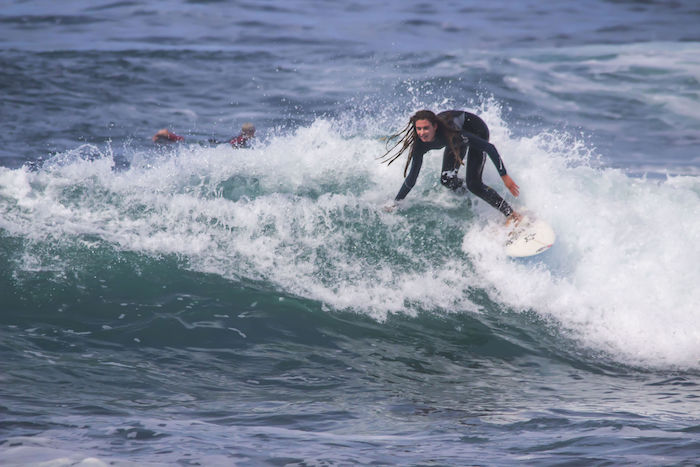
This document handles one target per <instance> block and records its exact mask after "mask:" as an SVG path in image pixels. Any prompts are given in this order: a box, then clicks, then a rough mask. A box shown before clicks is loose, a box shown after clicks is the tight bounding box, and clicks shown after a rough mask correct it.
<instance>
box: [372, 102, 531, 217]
mask: <svg viewBox="0 0 700 467" xmlns="http://www.w3.org/2000/svg"><path fill="white" fill-rule="evenodd" d="M395 138H400V139H399V140H398V142H397V143H396V144H395V145H394V146H393V147H392V148H391V149H389V150H388V151H387V152H386V153H385V154H384V156H383V157H384V160H383V162H387V165H388V164H391V163H392V162H394V161H395V160H396V159H398V158H399V157H401V155H402V154H403V153H404V152H406V150H408V149H409V148H410V151H409V153H408V159H407V160H406V166H405V167H404V177H405V180H404V182H403V184H402V185H401V189H399V192H398V194H397V195H396V198H395V200H394V205H393V206H390V207H389V208H388V209H390V210H391V209H393V207H394V206H395V205H396V204H395V203H396V202H398V201H401V200H402V199H404V198H405V197H406V195H407V194H408V192H409V191H411V189H412V188H413V187H414V185H415V184H416V180H417V179H418V173H419V172H420V169H421V166H422V165H423V155H425V153H426V152H428V151H430V150H432V149H442V148H445V152H444V154H443V157H442V173H441V174H440V183H442V184H443V185H444V186H446V187H447V188H450V189H451V190H453V191H456V192H464V191H466V190H465V187H466V189H468V190H469V191H471V192H472V193H474V194H475V195H476V196H478V197H479V198H481V199H483V200H484V201H486V202H487V203H488V204H490V205H491V206H493V207H494V208H496V209H498V210H499V211H500V212H501V213H502V214H503V215H504V216H506V223H510V222H511V221H516V222H518V221H519V220H520V219H521V216H520V214H518V213H517V212H515V211H514V210H513V208H511V207H510V205H509V204H508V203H507V202H506V201H505V200H504V199H503V198H501V196H500V195H499V194H498V193H496V191H495V190H493V189H492V188H491V187H489V186H487V185H485V184H484V182H483V181H482V175H483V171H484V163H485V162H486V155H485V154H484V153H486V154H488V155H489V158H490V159H491V161H492V162H493V164H494V165H495V166H496V169H497V170H498V174H499V175H500V176H501V179H502V180H503V183H504V184H505V186H506V187H507V188H508V190H509V191H510V192H511V193H512V194H513V196H516V197H517V196H518V195H519V193H520V191H519V187H518V185H516V183H515V182H514V181H513V179H512V178H510V176H509V175H508V174H507V173H506V168H505V165H504V164H503V160H502V159H501V156H500V154H499V153H498V151H497V150H496V147H495V146H494V145H493V144H491V143H489V141H488V140H489V129H488V127H487V126H486V123H485V122H484V121H483V120H482V119H481V118H479V117H478V116H476V115H474V114H472V113H469V112H465V111H462V110H448V111H445V112H441V113H439V114H437V115H435V114H434V113H433V112H431V111H430V110H420V111H418V112H416V113H415V114H414V115H413V116H412V117H411V119H410V121H409V122H408V124H407V125H406V127H405V128H404V129H403V130H401V131H400V132H399V133H396V134H395V135H392V136H391V137H390V138H389V141H392V140H394V139H395ZM396 148H398V152H396V153H395V154H391V153H392V152H393V151H394V150H395V149H396ZM465 154H466V156H467V160H466V166H467V175H466V183H465V180H463V179H461V178H459V177H458V176H457V173H458V172H459V167H460V166H461V165H464V164H465V161H464V156H465ZM409 164H410V166H411V169H410V170H408V166H409ZM406 172H408V175H406Z"/></svg>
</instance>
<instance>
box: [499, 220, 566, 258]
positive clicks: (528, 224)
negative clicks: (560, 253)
mask: <svg viewBox="0 0 700 467" xmlns="http://www.w3.org/2000/svg"><path fill="white" fill-rule="evenodd" d="M555 241H556V235H555V234H554V230H553V229H552V227H550V226H549V224H547V223H546V222H545V221H543V220H541V219H537V218H534V217H529V216H525V217H524V218H523V220H522V221H520V223H519V224H517V225H516V226H515V227H514V228H513V230H512V231H511V232H510V233H509V234H508V240H507V241H506V245H505V249H506V254H507V255H508V256H512V257H515V258H523V257H526V256H534V255H538V254H540V253H542V252H544V251H547V250H548V249H550V248H551V247H552V245H554V242H555Z"/></svg>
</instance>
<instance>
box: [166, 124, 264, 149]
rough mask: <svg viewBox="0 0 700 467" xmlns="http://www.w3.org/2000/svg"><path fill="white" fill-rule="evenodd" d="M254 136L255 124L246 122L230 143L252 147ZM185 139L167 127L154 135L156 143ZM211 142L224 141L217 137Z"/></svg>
mask: <svg viewBox="0 0 700 467" xmlns="http://www.w3.org/2000/svg"><path fill="white" fill-rule="evenodd" d="M253 138H255V125H253V124H252V123H244V124H243V126H242V127H241V133H240V134H239V135H238V136H236V137H234V138H231V139H230V140H229V141H228V143H229V144H230V145H231V146H233V147H234V148H247V147H250V143H251V142H252V141H251V140H252V139H253ZM184 140H185V137H184V136H180V135H176V134H175V133H173V132H172V131H170V130H168V129H167V128H163V129H162V130H158V132H157V133H156V134H155V135H153V142H154V143H171V142H178V141H184ZM209 142H210V143H212V144H220V143H222V141H218V140H215V139H210V140H209Z"/></svg>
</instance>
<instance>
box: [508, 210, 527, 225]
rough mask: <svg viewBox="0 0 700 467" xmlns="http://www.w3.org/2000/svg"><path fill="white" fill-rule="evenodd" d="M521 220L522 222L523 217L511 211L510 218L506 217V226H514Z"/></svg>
mask: <svg viewBox="0 0 700 467" xmlns="http://www.w3.org/2000/svg"><path fill="white" fill-rule="evenodd" d="M522 220H523V216H522V215H520V214H518V213H517V212H515V211H513V212H512V213H510V216H508V217H506V225H507V226H508V225H511V224H513V225H514V226H515V225H518V224H520V221H522Z"/></svg>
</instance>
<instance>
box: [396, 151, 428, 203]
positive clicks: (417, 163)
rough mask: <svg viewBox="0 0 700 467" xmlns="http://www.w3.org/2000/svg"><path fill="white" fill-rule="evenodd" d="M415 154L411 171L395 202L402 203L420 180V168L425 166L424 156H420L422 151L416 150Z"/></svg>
mask: <svg viewBox="0 0 700 467" xmlns="http://www.w3.org/2000/svg"><path fill="white" fill-rule="evenodd" d="M413 152H414V154H413V157H412V158H411V170H409V172H408V175H407V176H406V179H405V180H404V181H403V184H402V185H401V189H400V190H399V193H398V194H397V195H396V198H394V201H401V200H402V199H404V198H405V197H406V195H407V194H408V192H409V191H411V188H413V187H414V186H415V184H416V180H418V174H419V173H420V168H421V166H422V165H423V154H420V151H415V150H414V151H413Z"/></svg>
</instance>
